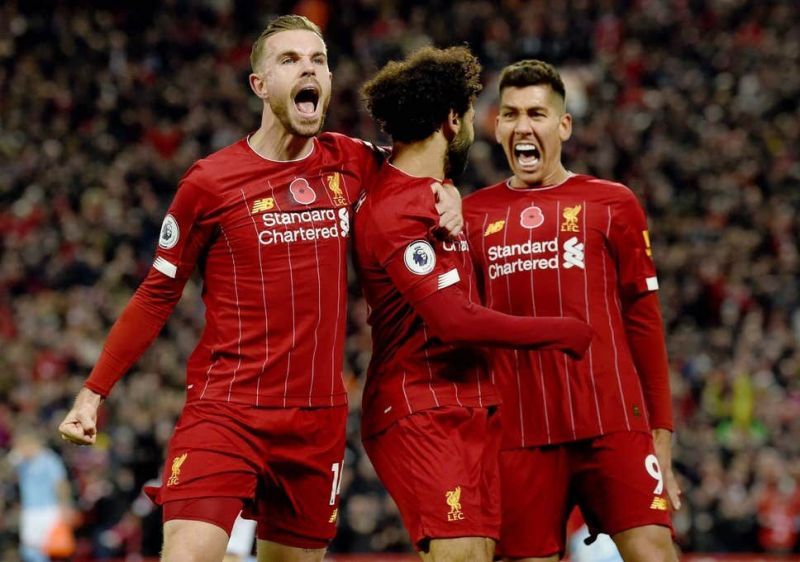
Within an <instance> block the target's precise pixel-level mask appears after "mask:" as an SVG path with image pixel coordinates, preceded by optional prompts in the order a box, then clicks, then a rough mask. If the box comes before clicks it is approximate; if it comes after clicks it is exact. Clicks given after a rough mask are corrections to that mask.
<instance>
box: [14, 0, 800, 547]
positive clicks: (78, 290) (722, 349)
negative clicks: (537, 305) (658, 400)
mask: <svg viewBox="0 0 800 562" xmlns="http://www.w3.org/2000/svg"><path fill="white" fill-rule="evenodd" d="M288 12H296V13H303V14H306V15H308V16H309V17H311V19H313V20H315V21H316V22H317V23H319V24H320V25H321V26H322V28H323V29H324V32H325V36H326V39H327V43H328V48H329V51H330V58H331V68H332V70H333V71H334V93H333V99H332V103H331V110H330V112H329V117H328V120H327V125H326V127H327V128H328V129H331V130H337V131H341V132H344V133H347V134H351V135H355V136H359V137H363V138H365V139H369V140H376V139H377V140H380V139H381V137H380V135H379V133H378V131H377V130H376V129H375V126H374V125H373V124H372V123H371V122H370V120H369V118H368V117H367V116H366V115H365V113H364V112H363V111H362V110H361V108H360V103H359V95H358V86H359V84H360V83H361V82H362V81H363V80H364V79H365V78H366V77H368V76H369V75H370V74H371V73H372V72H373V71H375V70H376V69H377V68H378V67H379V66H380V65H382V64H383V63H384V62H386V61H387V60H390V59H391V58H396V57H399V56H402V55H403V54H405V53H407V52H409V51H410V50H413V49H414V48H416V47H418V46H421V45H424V44H428V43H433V44H435V45H437V46H447V45H452V44H461V43H464V42H466V43H468V44H469V45H470V47H471V48H472V49H473V50H474V52H475V53H476V54H477V55H478V56H479V58H480V60H481V62H482V64H483V65H484V84H485V86H486V87H485V93H484V94H483V95H482V96H481V98H480V100H479V102H478V115H477V120H476V135H477V139H476V143H475V146H474V147H473V149H472V153H471V165H470V168H469V171H468V175H467V177H466V179H465V181H464V182H463V186H464V187H465V188H467V189H473V188H476V187H480V186H482V185H487V184H491V183H493V182H495V181H498V180H499V179H500V178H502V177H504V175H505V161H504V158H503V155H502V151H501V150H500V149H499V148H498V147H497V146H495V144H494V142H493V119H494V111H495V109H494V103H495V100H496V92H495V89H496V88H495V86H496V79H497V72H498V70H499V69H500V68H501V67H502V66H503V65H505V64H507V63H509V62H512V61H514V60H516V59H518V58H521V57H539V58H544V59H545V60H548V61H550V62H553V63H555V64H557V65H558V66H559V68H560V69H561V71H562V73H563V75H564V78H565V81H566V82H567V89H568V95H569V103H570V110H571V112H572V113H573V114H574V115H575V117H576V122H575V133H574V135H573V138H572V140H570V141H569V143H568V144H567V145H566V148H565V158H566V161H567V162H568V165H569V168H570V169H571V170H573V171H575V172H588V173H591V174H595V175H598V176H601V177H606V178H613V179H615V180H618V181H621V182H624V183H626V184H628V185H629V186H630V187H631V188H632V189H633V190H634V191H635V192H636V193H637V194H638V195H639V197H640V199H641V200H642V202H643V204H644V205H645V207H646V209H647V212H648V214H649V217H650V221H651V231H652V235H653V244H654V253H655V259H656V262H657V266H658V269H659V275H660V280H661V287H662V289H661V298H662V304H663V308H664V317H665V318H664V319H665V322H666V326H667V333H668V347H669V352H670V363H671V379H672V389H673V395H674V405H675V418H676V422H677V425H676V429H677V436H678V437H677V441H676V444H675V450H674V455H675V464H676V469H677V472H678V474H679V477H680V481H681V485H682V487H683V489H684V498H685V501H684V507H683V509H682V510H681V511H680V512H679V513H677V514H676V515H675V528H676V532H677V537H678V542H679V544H680V545H681V547H682V548H683V549H684V550H685V551H695V552H709V551H716V552H798V550H799V549H800V545H799V544H798V521H800V491H798V488H797V483H798V478H800V377H798V375H799V374H800V373H799V371H800V347H798V342H799V341H800V314H799V313H798V294H800V287H798V264H799V263H800V262H799V261H798V257H799V256H798V226H797V217H796V211H797V209H798V202H799V199H800V189H798V187H799V186H798V183H799V182H800V162H799V161H798V158H800V154H798V151H800V112H799V111H798V109H799V108H798V99H800V15H799V14H800V10H798V7H797V4H796V3H795V2H792V1H785V2H780V1H747V0H714V1H708V2H702V1H699V0H628V1H624V0H598V1H590V0H571V1H568V2H567V1H565V2H522V1H518V0H505V1H503V2H489V1H485V0H468V1H460V0H459V1H452V2H446V1H441V0H429V1H424V2H423V1H419V2H399V1H394V0H345V1H341V2H331V3H326V2H324V1H321V0H301V1H300V2H272V3H266V2H258V1H256V0H205V1H199V0H198V1H181V0H169V1H165V2H159V1H156V0H140V1H139V2H137V3H136V4H135V6H134V4H132V3H131V4H126V3H120V2H111V1H106V2H102V1H98V2H88V1H87V2H56V1H50V2H47V1H40V0H30V1H27V0H19V1H15V0H6V1H5V2H2V3H0V201H1V202H2V206H1V207H0V232H2V245H0V346H1V347H2V353H0V451H2V454H3V456H5V453H6V452H7V451H8V449H9V447H10V445H11V440H12V437H13V435H14V433H15V432H16V431H17V430H18V429H19V428H21V427H38V428H41V429H42V430H43V431H46V432H48V435H49V436H50V438H51V441H52V443H51V445H52V446H53V447H54V448H55V449H56V450H58V451H59V452H60V453H61V454H62V456H63V458H64V459H65V461H66V463H67V466H68V469H69V472H70V476H71V479H72V483H73V492H74V498H75V501H76V506H77V508H78V509H79V511H80V512H81V514H82V524H81V526H80V527H79V529H78V535H79V537H80V549H79V557H78V559H87V560H88V559H91V558H90V557H97V558H103V557H124V556H134V557H133V558H129V559H131V560H135V559H136V558H135V555H136V554H137V553H139V552H141V553H142V554H144V555H145V556H152V555H154V554H156V553H157V550H158V546H159V541H160V535H159V523H160V519H159V514H158V513H157V512H153V511H152V507H151V506H150V504H149V503H148V502H147V500H145V499H143V498H142V497H141V496H140V495H139V490H140V488H141V486H142V484H143V483H144V482H145V481H147V480H149V479H151V478H154V477H156V476H157V473H158V470H159V467H160V465H161V463H162V451H163V449H164V445H165V443H166V441H167V439H168V438H169V436H170V432H171V429H172V426H173V424H174V421H175V418H176V417H177V415H178V413H179V411H180V408H181V405H182V401H183V387H182V380H183V377H184V375H183V366H184V364H185V360H186V357H187V355H188V354H189V352H190V351H191V349H192V347H193V345H194V343H195V341H196V338H197V334H198V327H199V326H200V325H201V323H202V318H203V311H202V306H201V303H200V300H199V285H198V284H197V283H196V282H193V283H190V285H189V286H188V287H187V289H186V292H185V295H184V298H183V300H182V301H181V303H180V304H179V305H178V307H177V309H176V311H175V313H174V314H173V316H172V318H171V319H170V321H169V323H168V325H167V327H166V328H165V330H164V332H163V333H162V336H161V337H160V338H159V339H158V341H157V342H156V343H155V344H154V345H153V347H152V348H151V350H150V351H149V352H148V353H147V354H146V355H145V357H144V358H143V359H142V360H141V361H140V362H139V363H138V365H137V366H136V367H135V368H134V369H133V371H132V372H131V373H130V374H129V375H128V376H127V377H126V378H125V379H123V380H122V381H121V382H120V383H119V384H118V385H117V387H116V388H115V390H114V393H113V395H112V397H111V399H110V400H109V404H108V407H105V408H103V410H102V418H103V419H102V425H101V428H102V432H103V433H102V435H101V436H100V439H99V443H98V446H97V447H94V448H75V447H64V446H62V443H61V442H60V441H59V440H58V439H56V434H55V427H56V426H57V424H58V422H59V421H60V419H61V417H62V416H63V414H64V413H65V410H66V409H67V407H68V406H69V404H70V401H71V399H72V397H73V396H74V394H75V393H76V392H77V390H78V389H79V388H80V386H81V382H82V380H83V378H84V377H85V376H86V374H87V373H88V371H89V369H90V368H91V366H92V363H93V361H94V359H95V358H96V357H97V355H98V353H99V351H100V348H101V344H102V341H103V339H104V336H105V334H106V333H107V331H108V329H109V327H110V325H111V323H112V322H113V320H114V319H115V318H116V317H117V316H118V314H119V312H120V310H121V308H122V307H123V306H124V304H125V303H126V302H127V299H128V298H129V297H130V295H131V293H132V291H133V290H134V289H135V287H136V286H137V284H138V282H139V281H140V280H141V279H142V278H143V276H144V274H145V272H146V271H147V269H148V268H149V267H150V263H151V260H152V255H153V249H154V246H155V243H156V236H157V232H158V229H159V225H160V223H161V220H162V217H163V213H164V210H165V208H166V205H167V203H168V201H169V200H170V198H171V195H172V193H173V191H174V188H175V185H176V182H177V180H178V178H179V177H180V175H181V174H182V172H183V171H184V170H185V169H186V168H187V167H188V166H189V165H190V164H191V163H192V162H193V161H194V160H196V159H198V158H200V157H203V156H204V155H206V154H208V153H210V152H212V151H214V150H217V149H219V148H221V147H223V146H225V145H227V144H230V143H231V142H234V141H235V140H236V139H238V138H240V137H241V136H242V135H244V134H245V133H246V132H248V131H251V130H254V129H255V128H257V126H258V112H259V111H260V106H259V104H258V103H256V102H257V100H256V98H255V97H254V96H252V95H251V94H250V92H249V90H248V87H247V79H246V77H247V74H248V55H249V48H250V45H251V43H252V41H253V40H254V39H255V37H257V35H258V33H259V32H260V30H261V29H262V28H263V26H264V24H265V22H266V21H267V19H268V18H269V16H270V15H274V14H278V13H288ZM351 287H352V291H351V301H350V309H349V311H350V313H349V331H348V333H349V337H348V339H347V349H346V357H347V361H346V373H345V376H346V378H347V380H348V382H349V388H350V392H351V422H352V423H351V424H350V428H351V429H350V434H349V439H348V443H349V446H348V454H347V459H346V463H347V469H346V471H345V474H344V483H343V485H342V491H343V499H342V508H341V522H340V531H339V535H338V536H337V538H336V540H335V541H334V543H333V546H332V550H333V551H334V552H353V553H355V552H403V551H407V549H408V544H407V539H406V535H405V533H404V531H403V530H402V526H401V523H400V520H399V518H398V515H397V511H396V509H395V508H394V507H393V504H392V503H391V501H390V500H389V499H388V498H387V496H386V495H385V493H384V492H383V491H382V489H381V486H380V484H379V483H378V481H377V480H376V477H375V474H374V471H373V470H372V469H371V467H370V465H369V463H368V462H367V460H366V458H365V456H364V453H363V449H362V447H361V445H360V443H359V436H358V433H357V429H356V428H357V427H358V424H357V421H358V417H359V407H358V404H359V395H360V392H361V388H362V384H363V373H364V369H365V366H366V364H367V362H368V359H369V345H370V344H369V331H368V329H367V327H366V324H365V304H364V301H363V299H362V298H361V297H360V296H359V294H358V289H357V286H356V285H355V284H352V285H351ZM18 514H19V505H18V492H17V488H16V485H15V481H14V474H13V469H12V468H11V466H10V465H9V463H6V462H1V461H0V559H1V560H4V561H13V560H15V559H16V550H15V549H16V544H17V537H16V533H17V521H18Z"/></svg>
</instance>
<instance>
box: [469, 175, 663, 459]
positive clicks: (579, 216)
mask: <svg viewBox="0 0 800 562" xmlns="http://www.w3.org/2000/svg"><path fill="white" fill-rule="evenodd" d="M464 218H465V220H466V223H467V233H468V238H469V241H470V246H471V249H472V252H473V257H474V259H475V265H476V268H477V270H478V272H479V273H478V274H479V275H480V278H479V286H480V287H481V293H482V295H483V298H484V302H485V304H486V306H488V307H490V308H494V309H496V310H499V311H502V312H505V313H508V314H518V315H531V316H573V317H575V318H579V319H581V320H584V321H585V322H587V323H588V324H590V325H591V326H592V329H593V330H594V332H595V337H594V340H593V341H592V345H591V347H590V348H589V351H588V352H587V354H586V356H585V357H584V358H583V359H582V360H580V361H574V360H572V359H570V358H569V357H567V356H566V355H565V354H563V353H559V352H555V351H515V350H508V349H493V350H492V352H491V353H492V369H493V372H492V375H493V378H494V380H495V381H496V382H497V384H498V386H499V387H500V393H501V396H502V398H503V422H504V429H503V431H504V444H503V446H504V447H505V448H514V447H529V446H537V445H545V444H552V443H561V442H566V441H574V440H577V439H583V438H588V437H593V436H596V435H601V434H604V433H610V432H613V431H620V430H633V431H637V430H638V431H648V430H649V425H648V419H647V408H646V405H645V399H644V396H643V393H642V386H641V384H640V380H639V376H638V374H637V371H636V368H635V366H634V362H633V359H632V357H631V352H630V348H629V347H628V339H627V335H626V331H625V326H624V323H623V317H622V312H621V304H620V298H621V297H622V296H627V295H636V294H642V293H645V292H648V291H654V290H657V288H658V281H657V279H656V273H655V267H654V265H653V261H652V258H651V251H650V242H649V234H648V230H647V221H646V219H645V216H644V213H643V211H642V209H641V207H640V206H639V203H638V201H637V200H636V197H635V196H634V194H633V193H632V192H631V191H630V190H629V189H628V188H627V187H625V186H624V185H621V184H618V183H612V182H608V181H604V180H600V179H596V178H593V177H590V176H585V175H576V176H572V177H570V178H569V179H567V180H566V181H565V182H563V183H562V184H559V185H557V186H552V187H544V188H538V189H514V188H511V187H509V185H508V183H507V182H503V183H500V184H497V185H494V186H491V187H487V188H484V189H481V190H479V191H477V192H476V193H473V194H471V195H470V196H468V197H466V198H465V199H464Z"/></svg>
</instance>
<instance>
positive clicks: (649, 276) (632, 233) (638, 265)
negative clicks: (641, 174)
mask: <svg viewBox="0 0 800 562" xmlns="http://www.w3.org/2000/svg"><path fill="white" fill-rule="evenodd" d="M626 191H627V190H626ZM609 242H610V243H611V247H612V251H613V253H614V256H615V258H616V261H617V276H618V279H619V286H620V290H621V293H622V294H623V295H626V296H635V295H639V294H643V293H648V292H651V291H656V290H658V278H657V277H656V268H655V265H654V263H653V251H652V248H651V245H650V232H649V230H648V228H647V219H646V218H645V215H644V211H643V210H642V207H641V206H640V205H639V202H638V201H637V199H636V196H634V195H633V193H631V192H629V191H627V193H626V195H625V196H624V197H623V198H621V199H620V200H619V201H618V202H616V203H614V205H613V207H612V215H611V231H610V233H609Z"/></svg>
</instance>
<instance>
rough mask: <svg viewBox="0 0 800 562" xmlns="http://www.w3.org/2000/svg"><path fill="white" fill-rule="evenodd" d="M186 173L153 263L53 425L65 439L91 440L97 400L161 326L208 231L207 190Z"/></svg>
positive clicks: (74, 440) (95, 418)
mask: <svg viewBox="0 0 800 562" xmlns="http://www.w3.org/2000/svg"><path fill="white" fill-rule="evenodd" d="M191 177H192V176H191V172H190V173H189V174H187V176H186V178H184V180H183V181H182V182H181V185H180V187H179V188H178V192H177V194H176V195H175V198H174V200H173V202H172V204H171V205H170V208H169V211H168V213H167V216H166V217H165V219H164V222H163V224H162V226H161V233H160V236H159V240H158V248H157V250H156V257H155V261H154V262H153V267H152V268H151V269H150V271H149V273H148V275H147V277H146V278H145V279H144V281H143V282H142V283H141V285H139V287H138V289H137V290H136V292H135V293H134V295H133V297H132V298H131V300H130V302H128V304H127V305H126V306H125V309H124V310H123V311H122V314H121V315H120V317H119V318H118V319H117V321H116V322H115V323H114V325H113V326H112V328H111V331H110V332H109V334H108V338H107V339H106V342H105V344H104V346H103V351H102V352H101V354H100V357H99V358H98V360H97V363H96V364H95V366H94V368H93V369H92V372H91V373H90V375H89V377H88V379H87V380H86V383H85V384H84V388H82V389H81V390H80V392H79V393H78V395H77V397H76V398H75V402H74V404H73V406H72V409H71V410H70V411H69V412H68V413H67V415H66V417H65V418H64V420H63V421H62V422H61V424H60V425H59V428H58V429H59V432H60V433H61V437H62V438H63V439H65V440H67V441H70V442H72V443H76V444H79V445H93V444H94V443H95V441H96V439H97V409H98V407H99V406H100V403H101V402H102V400H103V399H104V398H105V397H107V396H108V394H109V393H110V392H111V389H112V388H113V386H114V384H115V383H116V382H117V381H118V380H119V379H120V378H121V377H122V376H123V375H124V374H125V373H126V372H127V371H128V369H130V367H131V366H132V365H133V364H134V363H135V362H136V361H137V360H138V359H139V357H141V355H142V354H143V353H144V352H145V350H147V348H148V347H149V346H150V344H151V343H152V342H153V340H154V339H155V338H156V336H157V335H158V333H159V332H160V331H161V328H163V326H164V324H165V323H166V321H167V318H169V316H170V314H171V313H172V310H173V309H174V308H175V305H176V304H177V302H178V301H179V300H180V298H181V294H182V293H183V288H184V286H185V285H186V282H187V280H188V279H189V276H190V275H191V273H192V271H193V270H194V266H195V263H196V261H197V257H198V255H199V253H200V251H201V250H202V248H203V246H204V245H205V244H206V242H207V240H208V238H209V236H210V235H211V232H212V229H213V226H212V225H211V223H210V222H209V221H208V220H207V219H206V217H205V216H204V214H205V210H206V209H207V208H208V202H209V198H210V196H209V195H208V194H207V192H206V191H205V190H203V189H202V188H201V187H199V185H198V184H197V183H196V182H195V181H193V180H192V179H191Z"/></svg>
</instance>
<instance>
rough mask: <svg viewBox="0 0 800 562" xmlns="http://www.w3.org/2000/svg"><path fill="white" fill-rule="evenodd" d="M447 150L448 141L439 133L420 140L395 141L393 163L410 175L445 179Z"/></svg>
mask: <svg viewBox="0 0 800 562" xmlns="http://www.w3.org/2000/svg"><path fill="white" fill-rule="evenodd" d="M446 152H447V141H446V140H445V139H444V137H441V138H440V137H439V136H438V135H432V136H430V137H428V138H427V139H425V140H421V141H419V142H411V143H404V142H395V143H394V145H393V146H392V165H393V166H394V167H395V168H399V169H400V170H402V171H403V172H405V173H406V174H408V175H410V176H416V177H423V178H435V179H437V180H443V179H444V156H445V153H446Z"/></svg>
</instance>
